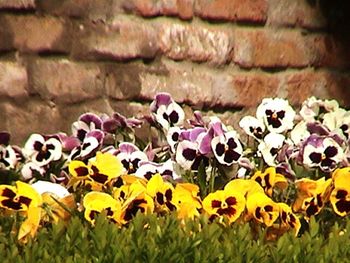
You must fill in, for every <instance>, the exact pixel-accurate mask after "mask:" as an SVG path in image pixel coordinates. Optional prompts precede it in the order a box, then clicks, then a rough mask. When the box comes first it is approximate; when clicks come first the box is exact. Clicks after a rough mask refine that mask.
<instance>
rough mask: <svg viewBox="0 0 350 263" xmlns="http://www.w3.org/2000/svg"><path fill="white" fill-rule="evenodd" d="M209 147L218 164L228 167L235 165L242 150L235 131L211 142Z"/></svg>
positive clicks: (217, 137)
mask: <svg viewBox="0 0 350 263" xmlns="http://www.w3.org/2000/svg"><path fill="white" fill-rule="evenodd" d="M211 147H212V150H213V152H214V155H215V157H216V159H217V160H218V162H219V163H221V164H224V165H227V166H230V165H232V164H233V163H237V162H238V160H239V158H240V157H241V156H242V153H243V148H242V145H241V143H240V141H239V138H238V134H237V133H236V132H235V131H229V132H225V133H223V134H222V135H219V136H216V137H214V138H213V139H212V140H211Z"/></svg>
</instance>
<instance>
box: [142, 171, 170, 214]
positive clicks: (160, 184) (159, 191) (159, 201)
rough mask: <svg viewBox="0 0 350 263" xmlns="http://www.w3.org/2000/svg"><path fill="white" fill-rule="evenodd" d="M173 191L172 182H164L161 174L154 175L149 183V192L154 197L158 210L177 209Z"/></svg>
mask: <svg viewBox="0 0 350 263" xmlns="http://www.w3.org/2000/svg"><path fill="white" fill-rule="evenodd" d="M173 192H174V187H173V186H172V184H171V183H168V182H164V181H163V178H162V176H161V175H160V174H156V175H154V176H152V178H151V179H150V180H149V181H148V183H147V194H148V195H149V196H151V197H152V198H153V200H154V203H155V206H156V207H155V208H156V210H157V212H169V211H174V210H175V209H176V206H175V204H174V200H173Z"/></svg>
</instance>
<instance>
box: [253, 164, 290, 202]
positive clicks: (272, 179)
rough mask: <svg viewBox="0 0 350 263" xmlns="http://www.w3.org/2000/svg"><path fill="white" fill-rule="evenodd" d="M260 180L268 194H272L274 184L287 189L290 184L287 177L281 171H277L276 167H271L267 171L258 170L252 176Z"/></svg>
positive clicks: (255, 179)
mask: <svg viewBox="0 0 350 263" xmlns="http://www.w3.org/2000/svg"><path fill="white" fill-rule="evenodd" d="M251 179H252V180H254V181H256V182H258V183H259V184H260V185H261V187H262V188H263V189H264V191H265V193H266V194H267V195H268V196H270V197H271V196H272V192H273V188H274V186H276V187H278V188H280V189H285V188H286V187H287V186H288V182H287V179H286V178H285V177H284V176H283V175H282V174H279V173H276V168H275V167H269V168H267V169H266V170H265V172H261V171H257V172H255V174H254V175H253V176H252V178H251Z"/></svg>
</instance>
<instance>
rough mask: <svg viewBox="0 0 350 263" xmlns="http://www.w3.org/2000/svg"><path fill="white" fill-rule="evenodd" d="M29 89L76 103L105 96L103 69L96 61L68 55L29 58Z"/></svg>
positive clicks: (46, 96)
mask: <svg viewBox="0 0 350 263" xmlns="http://www.w3.org/2000/svg"><path fill="white" fill-rule="evenodd" d="M27 65H28V77H29V85H30V93H32V94H39V95H40V97H41V98H43V99H45V100H49V101H54V102H56V103H66V104H71V103H77V102H81V101H88V100H91V99H94V98H98V97H101V96H103V94H104V87H103V85H104V72H103V70H101V69H100V68H99V67H98V66H97V65H93V64H88V63H76V62H71V61H68V60H66V59H58V60H50V59H31V60H28V62H27Z"/></svg>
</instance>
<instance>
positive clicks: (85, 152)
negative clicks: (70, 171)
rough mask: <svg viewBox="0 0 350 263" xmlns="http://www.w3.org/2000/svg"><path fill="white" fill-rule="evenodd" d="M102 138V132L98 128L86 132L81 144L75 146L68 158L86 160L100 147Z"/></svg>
mask: <svg viewBox="0 0 350 263" xmlns="http://www.w3.org/2000/svg"><path fill="white" fill-rule="evenodd" d="M103 139H104V133H103V132H102V131H100V130H93V131H90V132H88V133H87V134H86V136H85V138H84V140H83V142H82V143H81V145H79V146H77V147H75V148H74V149H73V150H72V151H71V153H70V155H69V157H68V160H87V159H89V158H90V157H92V156H94V155H95V153H96V152H97V151H98V150H99V149H100V148H101V146H102V143H103Z"/></svg>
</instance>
